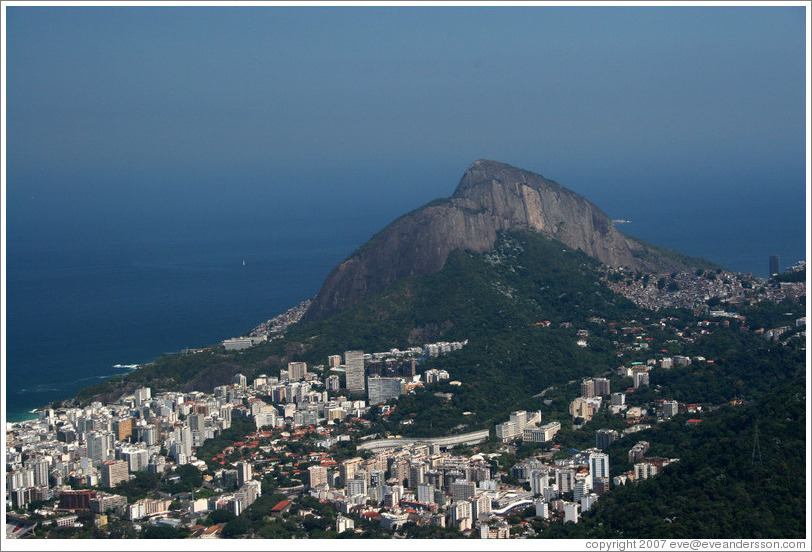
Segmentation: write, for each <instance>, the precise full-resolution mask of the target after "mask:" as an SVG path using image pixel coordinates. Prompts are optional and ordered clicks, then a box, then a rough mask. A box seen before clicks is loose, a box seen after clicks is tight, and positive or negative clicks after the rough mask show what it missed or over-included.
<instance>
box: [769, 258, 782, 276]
mask: <svg viewBox="0 0 812 552" xmlns="http://www.w3.org/2000/svg"><path fill="white" fill-rule="evenodd" d="M779 272H781V257H779V256H778V255H770V276H772V275H773V274H778V273H779Z"/></svg>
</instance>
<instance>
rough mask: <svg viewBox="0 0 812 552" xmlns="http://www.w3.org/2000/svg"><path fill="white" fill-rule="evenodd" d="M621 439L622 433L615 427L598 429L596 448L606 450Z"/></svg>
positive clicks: (596, 432)
mask: <svg viewBox="0 0 812 552" xmlns="http://www.w3.org/2000/svg"><path fill="white" fill-rule="evenodd" d="M618 439H620V435H619V434H618V432H617V431H615V430H614V429H598V430H596V431H595V448H599V449H601V450H605V449H607V448H608V447H609V445H611V444H612V443H614V442H615V441H617V440H618Z"/></svg>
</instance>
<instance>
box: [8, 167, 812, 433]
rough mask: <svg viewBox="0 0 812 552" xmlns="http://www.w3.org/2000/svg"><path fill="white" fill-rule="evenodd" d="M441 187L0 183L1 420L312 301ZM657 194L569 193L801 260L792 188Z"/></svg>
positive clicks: (728, 258) (734, 263)
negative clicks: (274, 190)
mask: <svg viewBox="0 0 812 552" xmlns="http://www.w3.org/2000/svg"><path fill="white" fill-rule="evenodd" d="M455 170H456V169H455ZM454 183H455V182H450V183H446V184H445V185H444V186H442V187H439V186H438V187H437V188H436V190H434V189H432V188H431V187H423V188H421V189H420V190H418V191H417V192H415V193H414V194H409V193H406V192H400V193H399V195H392V196H391V198H390V200H389V201H381V200H379V199H376V198H372V199H370V198H366V199H365V198H364V197H360V196H359V195H357V194H355V192H353V190H350V191H349V192H348V193H347V194H335V195H333V196H330V197H327V198H324V197H322V199H321V200H319V201H316V200H309V199H308V198H301V199H299V200H298V201H299V202H298V203H296V202H293V200H292V199H290V197H288V198H274V197H273V196H270V195H259V196H257V197H256V198H249V199H248V200H243V201H231V202H224V203H223V205H222V209H220V210H217V208H216V207H217V206H216V201H213V202H212V203H213V204H214V207H212V208H210V209H208V210H205V209H204V210H200V209H186V208H184V207H183V205H182V203H176V204H174V205H175V206H176V208H174V209H173V208H165V209H163V210H162V211H160V212H158V213H157V214H156V213H153V216H152V217H151V218H150V217H147V218H145V219H142V218H139V217H138V216H137V215H132V214H129V215H128V214H127V210H126V208H125V207H126V206H122V208H121V210H114V211H110V210H107V211H104V213H103V214H101V213H100V212H99V209H98V206H93V205H89V206H86V207H84V208H83V207H75V208H74V211H73V212H71V213H68V214H65V213H61V214H60V213H59V212H58V210H48V209H38V208H35V207H34V206H36V205H37V198H34V197H32V198H28V197H23V196H22V195H21V194H12V193H11V191H10V192H9V195H10V198H9V204H8V205H9V206H8V212H9V216H8V221H7V224H8V228H7V231H8V234H7V236H8V240H7V251H6V254H7V258H6V260H7V271H6V278H7V280H6V291H7V295H6V314H7V328H6V331H7V334H6V339H7V341H6V343H7V348H6V364H5V373H6V385H7V386H6V389H5V393H6V400H5V402H4V404H5V406H6V413H7V421H17V420H20V419H25V418H27V417H32V416H33V415H32V414H31V413H30V411H31V410H32V409H34V408H37V407H40V406H43V405H45V404H47V403H48V402H49V401H53V400H57V399H61V398H68V397H71V396H73V395H74V394H75V393H76V392H77V391H78V390H80V389H81V388H83V387H85V386H88V385H91V384H94V383H98V382H100V381H102V380H103V379H105V378H108V377H110V376H113V375H115V374H121V373H125V372H126V371H127V370H128V369H130V368H128V367H127V365H134V364H141V363H146V362H149V361H151V360H153V359H155V358H156V357H157V356H159V355H161V354H163V353H171V352H177V351H181V350H182V349H184V348H195V347H202V346H206V345H210V344H213V343H217V342H219V341H221V340H223V339H226V338H229V337H234V336H237V335H240V334H242V333H244V332H246V331H248V330H250V329H251V328H252V327H254V326H256V325H257V324H259V323H261V322H263V321H265V320H267V319H269V318H271V317H273V316H275V315H277V314H280V313H281V312H283V311H285V310H286V309H288V308H290V307H292V306H294V305H296V304H297V303H299V302H300V301H303V300H305V299H307V298H310V297H312V296H313V295H315V294H316V292H317V291H318V289H319V287H320V286H321V284H322V282H323V280H324V278H325V277H326V276H327V274H328V273H329V271H330V270H331V269H332V267H333V266H334V265H335V264H336V263H338V262H339V261H341V260H342V259H343V258H345V257H346V256H347V255H349V254H350V253H352V251H353V250H355V249H356V248H357V247H359V246H360V245H362V244H363V243H364V242H365V241H367V240H368V239H369V238H370V237H372V235H373V234H374V233H375V232H376V231H378V230H379V229H381V228H382V227H383V226H385V225H386V224H387V223H388V222H391V221H392V220H394V219H395V218H396V217H397V216H399V215H400V214H403V213H406V212H408V211H410V210H412V209H414V208H417V207H419V206H420V205H422V204H424V203H426V202H428V201H430V200H431V199H433V198H435V197H442V196H447V195H449V194H450V193H451V192H452V191H453V186H454ZM562 183H564V185H565V186H567V184H566V183H565V182H563V181H562ZM449 184H450V185H449ZM568 187H569V186H568ZM358 189H361V188H360V187H359V188H358ZM669 190H670V189H668V188H664V189H661V190H659V191H654V192H651V193H646V194H640V193H627V194H618V193H614V192H610V191H609V190H608V189H602V188H597V187H596V188H595V189H592V190H577V189H576V191H578V192H579V193H582V194H583V195H585V196H586V197H587V198H588V199H590V200H591V201H592V202H593V203H595V204H597V205H598V206H599V207H601V208H602V209H603V210H604V211H605V212H606V213H607V214H608V215H609V216H610V217H612V218H614V219H627V220H630V221H631V222H630V223H627V224H623V225H620V226H618V228H619V229H620V230H621V231H623V232H626V233H628V234H631V235H633V236H636V237H639V238H642V239H644V240H646V241H649V242H651V243H656V244H658V245H662V246H665V247H669V248H673V249H678V250H680V251H683V252H684V253H687V254H690V255H695V256H701V257H705V258H707V259H709V260H711V261H714V262H716V263H718V264H720V265H722V266H724V267H726V268H729V269H732V270H737V271H741V272H750V273H753V274H754V275H756V276H760V277H766V275H767V274H766V273H767V270H768V256H769V255H772V254H778V255H780V256H781V265H782V269H783V268H786V267H788V266H790V265H791V264H794V263H795V262H797V261H798V260H801V259H804V258H805V230H804V228H805V226H804V225H805V220H806V213H805V208H804V205H805V201H803V193H802V191H798V192H797V193H795V194H793V195H792V196H791V197H788V196H787V195H785V194H776V193H773V192H771V191H770V188H769V187H765V188H764V189H763V191H762V192H759V193H750V194H746V195H742V196H739V197H734V198H731V197H729V196H723V195H721V194H720V195H719V196H718V197H712V196H708V195H707V194H706V195H704V196H701V197H700V201H697V196H696V195H692V194H683V193H680V192H678V191H669ZM700 195H701V194H700ZM376 197H378V196H376ZM799 198H800V199H799ZM26 201H30V204H29V203H26ZM83 209H84V211H83Z"/></svg>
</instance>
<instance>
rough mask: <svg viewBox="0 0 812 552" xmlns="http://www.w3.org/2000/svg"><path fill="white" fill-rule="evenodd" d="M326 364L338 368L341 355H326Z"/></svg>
mask: <svg viewBox="0 0 812 552" xmlns="http://www.w3.org/2000/svg"><path fill="white" fill-rule="evenodd" d="M327 364H328V365H329V366H330V368H338V367H339V366H341V355H330V356H328V357H327Z"/></svg>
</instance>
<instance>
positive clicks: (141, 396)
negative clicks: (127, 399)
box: [133, 387, 152, 406]
mask: <svg viewBox="0 0 812 552" xmlns="http://www.w3.org/2000/svg"><path fill="white" fill-rule="evenodd" d="M133 396H134V397H135V406H141V405H142V404H144V403H146V402H148V401H149V400H150V398H152V390H151V389H150V388H149V387H139V388H138V389H136V390H135V391H134V392H133Z"/></svg>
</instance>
